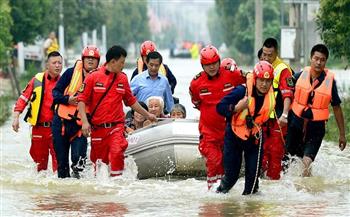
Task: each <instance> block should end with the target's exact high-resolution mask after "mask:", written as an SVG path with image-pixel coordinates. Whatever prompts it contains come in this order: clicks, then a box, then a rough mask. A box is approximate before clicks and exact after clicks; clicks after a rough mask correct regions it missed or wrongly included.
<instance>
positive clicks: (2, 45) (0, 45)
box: [0, 0, 12, 67]
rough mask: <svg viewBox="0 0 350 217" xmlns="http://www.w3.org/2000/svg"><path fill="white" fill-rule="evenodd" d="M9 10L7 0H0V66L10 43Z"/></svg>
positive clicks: (10, 23)
mask: <svg viewBox="0 0 350 217" xmlns="http://www.w3.org/2000/svg"><path fill="white" fill-rule="evenodd" d="M10 11H11V9H10V6H9V4H8V0H0V24H1V31H0V67H1V66H3V65H4V64H5V63H6V62H7V56H8V55H7V53H8V51H9V50H10V48H11V44H12V36H11V33H10V29H11V26H12V18H11V13H10Z"/></svg>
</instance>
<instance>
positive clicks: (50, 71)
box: [12, 51, 62, 172]
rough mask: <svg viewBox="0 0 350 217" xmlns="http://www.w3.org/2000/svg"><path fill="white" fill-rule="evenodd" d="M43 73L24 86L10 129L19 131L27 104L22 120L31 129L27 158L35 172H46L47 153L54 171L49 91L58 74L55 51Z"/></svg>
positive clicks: (59, 70)
mask: <svg viewBox="0 0 350 217" xmlns="http://www.w3.org/2000/svg"><path fill="white" fill-rule="evenodd" d="M46 68H47V70H45V71H44V72H41V73H38V74H36V75H35V76H34V77H33V78H32V79H31V80H30V81H29V83H28V84H27V86H26V88H25V89H24V90H23V92H22V94H21V96H20V97H19V98H18V100H17V102H16V104H15V107H14V120H13V123H12V128H13V130H14V131H15V132H18V129H19V116H20V114H21V113H22V112H23V111H24V109H25V107H26V106H27V104H28V103H29V109H28V112H27V114H26V115H25V117H24V120H25V121H27V122H28V123H29V124H31V125H32V126H33V128H32V135H31V137H32V138H31V139H32V145H31V147H30V151H29V153H30V156H31V157H32V159H33V160H34V162H35V163H36V164H37V170H38V171H41V170H46V169H47V164H48V160H49V153H50V154H51V158H52V170H53V171H54V172H55V171H56V170H57V160H56V154H55V151H54V148H53V144H52V131H51V125H52V118H53V110H52V109H51V106H52V103H53V96H52V89H53V88H54V87H55V85H56V83H57V80H58V78H59V75H60V73H61V71H62V56H61V54H60V53H58V52H57V51H53V52H51V53H49V55H48V57H47V64H46Z"/></svg>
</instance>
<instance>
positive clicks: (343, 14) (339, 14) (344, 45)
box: [316, 0, 350, 60]
mask: <svg viewBox="0 0 350 217" xmlns="http://www.w3.org/2000/svg"><path fill="white" fill-rule="evenodd" d="M349 11H350V0H338V1H333V0H321V4H320V10H319V13H318V15H317V18H316V23H317V25H318V28H319V30H320V31H321V38H322V39H323V41H324V42H325V43H326V45H327V46H328V47H329V49H330V50H331V51H332V53H333V54H334V56H335V57H337V58H340V57H345V58H347V59H348V60H350V49H349V47H350V42H349V38H350V25H349V23H350V15H349Z"/></svg>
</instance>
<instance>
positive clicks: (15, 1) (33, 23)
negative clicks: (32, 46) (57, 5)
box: [10, 0, 53, 43]
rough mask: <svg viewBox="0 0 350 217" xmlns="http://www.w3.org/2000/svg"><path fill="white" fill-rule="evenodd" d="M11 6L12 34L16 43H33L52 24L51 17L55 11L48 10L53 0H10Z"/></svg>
mask: <svg viewBox="0 0 350 217" xmlns="http://www.w3.org/2000/svg"><path fill="white" fill-rule="evenodd" d="M10 6H11V16H12V19H13V23H14V25H13V26H12V28H11V34H12V36H13V40H14V42H16V43H17V42H19V41H23V42H26V43H32V42H33V41H34V40H35V39H36V38H37V37H38V36H40V35H42V33H43V32H45V30H46V29H47V28H48V27H49V25H50V24H51V22H49V21H50V20H51V19H49V18H50V15H51V16H52V14H53V13H51V14H48V12H49V11H50V8H51V6H53V2H52V0H30V1H23V0H10ZM46 18H48V19H46Z"/></svg>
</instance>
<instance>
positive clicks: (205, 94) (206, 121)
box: [190, 67, 245, 140]
mask: <svg viewBox="0 0 350 217" xmlns="http://www.w3.org/2000/svg"><path fill="white" fill-rule="evenodd" d="M243 83H245V79H244V78H243V77H242V76H241V73H240V72H239V71H233V72H232V71H229V70H226V69H224V68H221V67H220V69H219V73H218V74H217V75H216V76H214V77H209V76H208V75H207V74H206V73H205V72H204V71H202V72H201V73H199V74H197V75H196V76H195V77H194V78H193V80H192V82H191V84H190V94H191V100H192V103H193V104H194V105H195V106H196V108H198V109H199V110H200V120H199V131H200V133H201V134H202V135H205V136H206V138H207V139H209V140H217V139H219V140H223V139H224V134H225V126H226V123H225V118H224V117H223V116H221V115H219V114H218V113H217V112H216V104H217V103H218V102H220V100H221V99H222V98H223V97H224V96H225V95H227V94H228V93H230V92H231V90H232V89H233V88H234V87H235V86H237V85H239V84H243Z"/></svg>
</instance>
